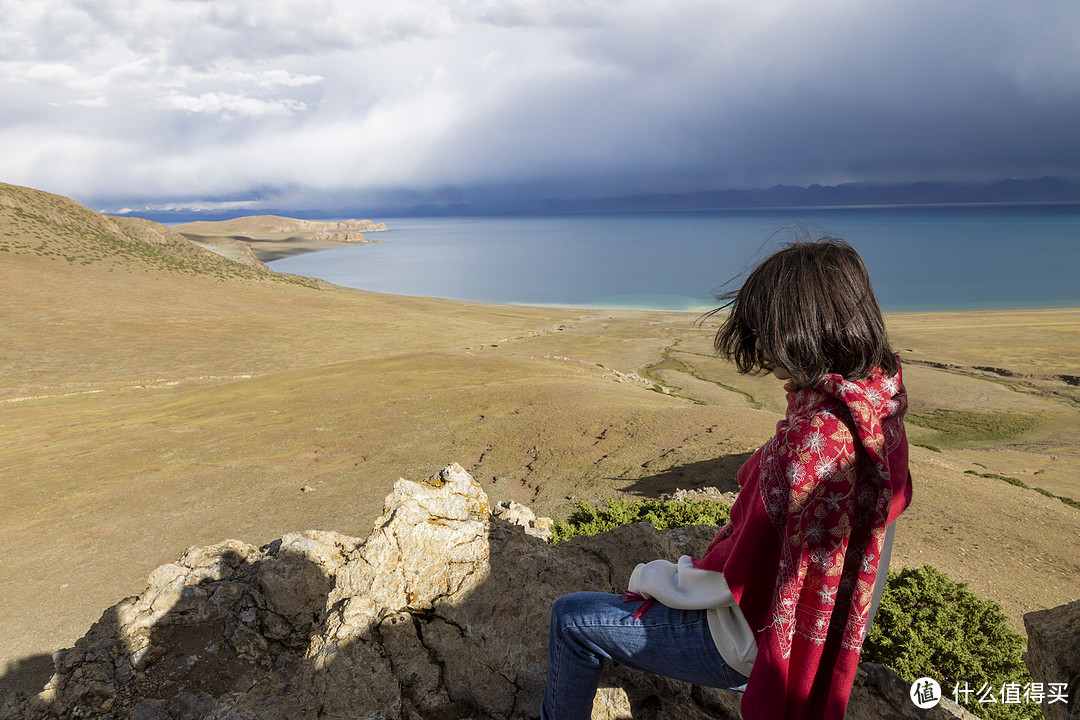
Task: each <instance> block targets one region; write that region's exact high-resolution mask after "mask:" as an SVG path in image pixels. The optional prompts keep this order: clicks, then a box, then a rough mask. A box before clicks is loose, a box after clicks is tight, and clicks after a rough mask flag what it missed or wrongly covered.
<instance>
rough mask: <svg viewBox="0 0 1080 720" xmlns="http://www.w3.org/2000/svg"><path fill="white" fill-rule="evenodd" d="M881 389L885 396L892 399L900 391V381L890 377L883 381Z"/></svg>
mask: <svg viewBox="0 0 1080 720" xmlns="http://www.w3.org/2000/svg"><path fill="white" fill-rule="evenodd" d="M881 389H882V391H884V392H885V394H887V395H889V396H890V397H892V396H893V395H895V394H896V393H897V391H899V390H900V381H899V380H897V379H896V377H888V378H885V379H884V380H882V381H881Z"/></svg>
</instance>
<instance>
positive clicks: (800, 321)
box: [709, 237, 897, 389]
mask: <svg viewBox="0 0 1080 720" xmlns="http://www.w3.org/2000/svg"><path fill="white" fill-rule="evenodd" d="M717 300H719V301H721V303H722V304H721V306H720V307H718V308H717V309H716V310H713V311H712V312H711V313H709V315H712V314H713V313H717V312H720V311H722V310H725V309H726V310H728V311H729V313H728V315H727V317H726V318H725V320H724V322H723V323H722V324H721V326H720V329H719V330H717V332H716V338H715V339H714V341H713V345H714V347H715V348H716V352H717V353H718V354H720V355H722V356H725V357H727V358H728V359H730V360H732V361H733V362H734V363H735V366H736V367H737V368H738V369H739V372H740V373H743V374H750V373H756V372H761V371H765V370H767V369H768V367H767V365H766V363H765V358H764V357H763V354H762V352H761V351H760V350H758V349H757V347H756V346H755V343H756V342H757V341H758V340H760V341H761V345H762V348H763V349H764V351H765V352H766V353H768V355H769V356H770V358H771V359H772V361H773V362H774V363H775V364H776V365H779V366H781V367H783V368H784V370H786V371H787V372H788V374H789V375H790V376H791V381H792V383H793V384H794V386H795V388H796V389H801V388H809V387H813V386H815V385H817V384H818V383H819V382H820V381H821V379H822V378H823V377H824V375H825V374H826V373H837V374H839V375H842V376H843V377H844V378H845V379H847V380H859V379H862V378H865V377H867V376H869V375H870V371H871V370H873V369H874V368H875V367H881V368H882V369H883V370H884V371H885V373H886V374H888V375H895V374H896V371H897V364H896V357H895V356H894V355H893V353H892V350H891V349H890V348H889V338H888V335H887V334H886V332H885V321H884V319H883V318H882V316H881V309H880V308H879V307H878V302H877V298H876V297H875V296H874V289H873V288H872V287H871V286H870V276H869V275H868V274H867V272H866V266H865V265H863V261H862V258H861V257H859V253H857V252H855V249H854V248H852V247H851V246H850V245H848V244H847V243H846V242H844V241H843V240H840V239H839V238H833V237H823V238H821V239H819V240H813V241H810V240H800V241H797V242H792V243H790V244H788V245H787V246H785V247H784V248H783V249H782V250H779V251H778V252H776V253H774V254H773V255H771V256H769V257H768V258H766V259H765V260H763V261H762V262H761V263H760V264H758V266H757V267H755V268H754V269H753V270H752V271H751V272H750V275H749V276H748V277H747V278H746V282H744V283H743V285H742V287H741V288H739V289H738V290H732V291H730V292H726V293H723V294H721V295H718V296H717Z"/></svg>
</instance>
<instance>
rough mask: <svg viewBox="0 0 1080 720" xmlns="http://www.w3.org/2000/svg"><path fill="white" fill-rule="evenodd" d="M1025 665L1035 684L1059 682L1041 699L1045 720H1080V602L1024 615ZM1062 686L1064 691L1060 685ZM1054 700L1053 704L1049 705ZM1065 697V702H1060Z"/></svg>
mask: <svg viewBox="0 0 1080 720" xmlns="http://www.w3.org/2000/svg"><path fill="white" fill-rule="evenodd" d="M1024 628H1025V629H1026V630H1027V634H1028V649H1027V655H1026V656H1025V657H1024V662H1025V663H1026V664H1027V666H1028V670H1030V671H1031V677H1033V678H1034V679H1035V680H1036V681H1038V682H1043V683H1058V684H1059V686H1058V687H1057V688H1055V689H1054V692H1053V694H1052V695H1050V694H1049V693H1048V695H1050V696H1048V697H1045V698H1044V700H1043V706H1042V710H1043V716H1044V717H1045V718H1046V720H1070V719H1073V720H1074V719H1075V718H1080V600H1077V601H1076V602H1071V603H1069V604H1068V605H1062V606H1060V607H1056V608H1050V609H1049V610H1039V611H1037V612H1031V613H1028V614H1026V615H1024ZM1061 684H1063V685H1064V686H1065V687H1064V692H1061V691H1060V690H1061V688H1060V685H1061ZM1051 697H1053V700H1054V701H1053V702H1051ZM1062 697H1064V700H1062Z"/></svg>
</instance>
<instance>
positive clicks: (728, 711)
mask: <svg viewBox="0 0 1080 720" xmlns="http://www.w3.org/2000/svg"><path fill="white" fill-rule="evenodd" d="M500 511H501V515H502V518H500V517H497V516H493V515H492V512H491V508H490V506H489V504H488V499H487V497H486V496H485V494H484V492H483V490H482V489H481V488H480V486H479V485H478V484H477V483H476V482H474V481H473V479H472V478H471V477H470V476H469V475H468V474H467V473H466V472H465V471H464V470H463V469H462V468H461V467H460V466H458V465H450V466H448V467H446V468H445V469H443V470H442V472H440V473H439V474H438V475H436V476H434V477H432V478H429V479H428V480H427V481H424V482H410V481H406V480H399V481H398V482H397V483H396V484H395V485H394V489H393V492H392V493H391V494H390V495H389V496H388V497H387V499H386V503H385V507H384V512H383V515H382V516H381V517H380V518H379V519H378V521H377V522H376V524H375V527H374V529H373V531H372V533H371V535H370V536H369V537H368V538H367V539H366V540H360V539H357V538H351V537H346V536H344V535H340V534H337V533H333V532H321V531H308V532H302V533H290V534H288V535H285V536H284V537H283V538H281V539H280V540H278V541H276V542H273V543H271V544H269V545H266V546H263V547H253V546H251V545H248V544H246V543H242V542H238V541H235V540H230V541H226V542H223V543H221V544H218V545H214V546H212V547H207V548H192V549H190V550H188V551H187V552H186V553H185V554H184V555H183V556H182V557H181V558H180V559H178V560H177V561H176V562H174V563H170V564H168V565H164V566H162V567H160V568H158V569H157V570H155V571H154V572H153V573H152V574H151V576H150V578H149V581H148V584H147V588H146V590H145V591H144V592H143V593H142V594H141V595H139V596H137V597H131V598H127V599H125V600H123V601H121V602H120V603H119V604H117V605H116V606H114V607H112V608H110V609H109V610H107V611H106V612H105V614H104V615H103V616H102V617H101V619H100V620H99V621H98V622H97V623H96V624H95V625H94V626H93V627H92V628H91V629H90V631H89V632H88V633H87V634H86V636H85V637H83V638H82V639H80V640H79V641H78V642H77V643H76V644H75V647H73V648H70V649H66V650H61V651H60V652H58V653H56V654H55V656H54V663H55V667H56V671H55V674H54V676H53V678H52V680H51V681H50V682H49V684H48V685H47V686H46V688H45V690H44V691H43V692H41V693H40V694H38V695H37V696H35V697H32V698H15V699H12V700H9V702H8V703H7V704H6V705H5V706H4V708H3V710H2V711H0V718H3V719H4V720H14V719H15V718H19V719H20V720H45V719H48V720H59V719H60V718H108V719H115V720H123V719H125V718H131V719H132V720H181V719H183V720H256V719H258V720H284V719H285V718H288V719H289V720H301V719H304V718H312V719H314V718H350V719H353V720H355V719H361V718H368V719H371V720H375V719H383V718H387V719H389V718H394V719H395V720H399V719H401V718H406V719H408V720H421V719H428V720H438V719H446V720H460V719H464V718H472V719H474V720H481V719H488V720H492V719H498V720H502V719H510V718H535V717H537V716H538V714H539V703H540V698H541V695H542V693H543V686H544V676H545V671H546V644H547V625H548V610H549V608H550V606H551V603H552V601H553V600H554V599H555V598H556V597H558V596H559V595H561V594H564V593H567V592H571V591H575V590H582V589H592V590H603V591H615V592H617V591H621V590H622V589H623V587H624V583H625V581H626V579H627V578H628V577H629V575H630V572H631V570H632V568H633V566H634V565H635V564H636V563H638V562H639V561H643V560H650V559H654V558H658V557H670V558H675V557H678V556H679V555H680V554H683V553H687V552H699V551H700V550H701V549H702V548H703V547H704V546H705V545H706V544H707V543H708V541H709V540H710V539H711V538H712V536H713V534H714V532H715V528H710V527H696V528H693V527H691V528H679V529H676V530H670V531H666V532H660V531H657V530H656V529H655V528H653V527H652V526H651V525H647V524H644V523H639V524H635V525H628V526H623V527H619V528H616V529H615V530H612V531H610V532H607V533H604V534H602V535H598V536H593V537H581V538H575V539H573V540H570V541H566V542H563V543H560V544H558V545H555V546H552V545H548V544H547V543H546V542H545V541H544V540H543V539H542V537H537V535H542V534H543V531H544V530H545V529H546V528H544V527H543V526H544V524H545V523H544V522H543V521H542V520H541V521H538V520H537V519H536V518H535V516H532V513H531V512H530V511H527V508H523V507H521V506H513V505H504V506H502V507H501V508H500ZM504 518H505V519H504ZM511 520H513V521H516V522H517V523H519V524H514V523H513V522H511ZM859 678H860V679H859V681H858V683H857V687H856V689H855V693H854V695H853V701H852V706H851V710H850V712H849V717H854V718H916V717H954V716H959V715H958V714H957V713H955V712H954V713H950V712H949V711H948V710H946V709H945V708H944V707H940V706H939V708H936V709H935V710H934V711H931V713H929V714H928V713H920V712H919V711H916V710H915V709H914V707H913V706H912V705H911V703H910V701H909V700H908V697H907V688H908V686H907V684H906V683H904V682H903V681H902V680H900V679H899V678H897V677H896V676H895V674H893V673H891V671H889V670H887V669H886V668H882V667H881V666H872V665H870V664H865V665H864V666H863V668H862V670H861V672H860V676H859ZM738 704H739V695H738V694H737V693H732V692H725V691H718V690H714V689H709V688H700V687H693V686H690V685H688V684H686V683H682V682H678V681H674V680H669V679H665V678H660V677H656V676H652V675H648V674H643V673H639V672H636V671H631V670H628V669H626V668H622V667H614V666H613V667H609V668H608V670H607V671H606V674H605V678H604V681H603V682H602V687H601V690H600V693H599V694H598V697H597V700H596V703H595V705H594V712H593V717H594V718H595V719H597V720H600V719H601V718H602V719H605V720H615V719H616V718H631V717H633V718H664V719H669V720H683V719H685V720H691V719H694V720H705V719H707V718H716V719H720V718H737V717H738ZM934 712H937V713H939V714H936V715H935V714H933V713H934Z"/></svg>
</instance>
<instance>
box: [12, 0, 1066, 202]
mask: <svg viewBox="0 0 1080 720" xmlns="http://www.w3.org/2000/svg"><path fill="white" fill-rule="evenodd" d="M0 7H2V9H3V11H4V15H5V23H4V25H3V27H2V28H0V48H2V50H0V58H2V59H0V108H2V109H0V142H2V143H3V145H4V147H5V148H10V149H11V151H10V152H8V153H6V156H5V158H4V160H3V164H2V166H0V170H2V175H3V177H2V178H0V179H3V180H6V181H9V182H17V183H22V184H27V185H32V186H36V187H41V188H44V189H49V190H54V191H57V192H64V193H68V194H75V195H80V196H84V197H95V198H110V197H111V198H122V197H134V196H140V197H144V198H152V197H160V198H176V197H187V198H190V197H197V196H207V197H209V196H228V197H233V198H235V197H242V196H244V193H245V192H247V191H248V190H249V189H250V188H255V187H258V188H262V189H264V190H263V195H264V196H265V195H266V193H265V188H268V187H269V188H273V187H280V188H290V190H289V191H288V192H289V193H293V194H290V195H285V194H283V195H280V196H279V197H278V198H276V199H277V200H282V199H284V198H290V197H291V198H292V199H293V201H295V202H305V198H307V199H312V198H316V197H319V196H321V195H327V194H329V195H334V196H341V197H344V196H348V195H349V194H350V193H353V194H356V193H361V192H371V191H374V190H377V189H379V188H412V189H413V190H414V191H416V192H417V193H418V194H419V195H420V196H424V194H425V193H428V192H432V191H433V190H434V189H435V188H447V187H458V188H467V187H470V186H488V187H491V186H501V187H506V186H511V185H513V186H520V187H521V188H527V189H529V191H530V192H542V191H546V192H552V193H556V194H564V195H565V194H570V195H572V194H588V195H604V194H619V193H624V192H667V191H688V190H696V189H703V188H713V187H732V186H735V187H747V186H763V185H769V184H773V183H796V184H806V183H812V182H822V183H836V182H844V181H858V180H876V181H893V180H919V179H944V180H963V179H989V178H994V177H1007V176H1017V177H1033V176H1039V175H1043V174H1059V175H1065V176H1070V177H1076V176H1078V175H1080V142H1078V141H1077V139H1076V132H1075V129H1074V125H1075V119H1076V118H1077V117H1080V112H1078V111H1080V57H1078V55H1080V5H1078V4H1077V3H1075V2H1072V0H1050V1H1048V2H1040V3H1038V4H1035V5H1032V4H1016V3H1007V2H1001V1H982V2H975V1H973V0H966V1H965V0H960V1H957V2H951V3H940V2H924V1H918V0H916V1H912V2H902V3H901V2H894V3H872V4H871V3H864V2H854V1H852V2H839V1H833V2H815V3H809V2H793V1H787V2H785V1H779V0H767V1H763V2H754V3H750V2H703V1H696V0H673V1H672V2H668V3H663V4H658V3H650V2H645V1H644V0H630V1H627V2H601V1H598V0H591V1H588V2H570V1H569V0H566V1H562V0H534V1H527V2H526V1H522V2H510V3H507V2H489V3H484V2H476V1H469V2H466V1H465V0H461V1H460V2H456V3H455V2H435V0H412V1H410V2H395V3H382V4H380V5H379V6H377V7H363V9H358V8H360V7H361V6H358V5H356V4H354V3H347V2H344V1H343V0H322V1H321V2H316V3H312V2H299V0H277V1H274V0H269V1H267V0H262V1H258V2H257V1H256V0H219V1H216V2H213V3H210V2H191V1H183V2H182V1H181V0H143V1H141V2H136V1H135V0H95V2H88V1H85V2H75V1H74V0H18V1H17V2H11V0H0ZM283 192H285V191H283ZM271 194H272V193H271Z"/></svg>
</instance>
